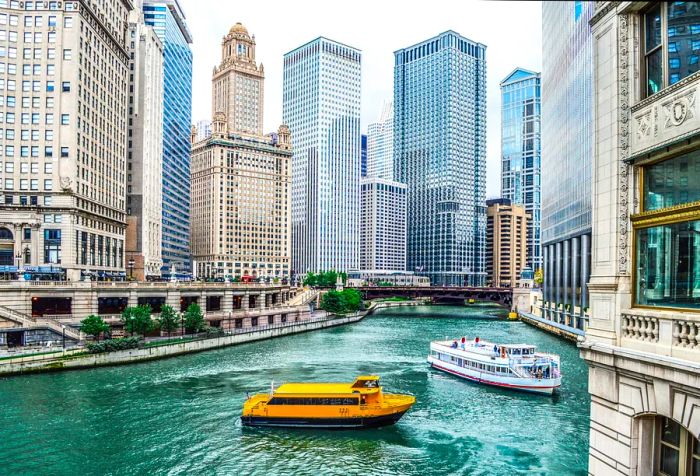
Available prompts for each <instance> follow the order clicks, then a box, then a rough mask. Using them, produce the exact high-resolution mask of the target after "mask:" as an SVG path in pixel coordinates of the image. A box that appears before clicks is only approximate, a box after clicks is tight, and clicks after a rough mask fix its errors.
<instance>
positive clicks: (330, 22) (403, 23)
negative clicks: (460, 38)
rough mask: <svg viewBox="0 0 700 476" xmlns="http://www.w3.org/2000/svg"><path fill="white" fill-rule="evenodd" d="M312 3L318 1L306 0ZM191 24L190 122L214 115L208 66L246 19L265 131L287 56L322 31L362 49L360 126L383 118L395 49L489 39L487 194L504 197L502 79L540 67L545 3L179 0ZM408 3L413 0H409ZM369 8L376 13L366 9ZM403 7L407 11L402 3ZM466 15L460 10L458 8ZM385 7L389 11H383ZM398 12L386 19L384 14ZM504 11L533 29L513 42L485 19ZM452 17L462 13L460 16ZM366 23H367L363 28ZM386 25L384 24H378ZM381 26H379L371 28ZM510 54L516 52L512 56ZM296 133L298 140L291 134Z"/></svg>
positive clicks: (504, 20) (513, 24)
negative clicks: (418, 5)
mask: <svg viewBox="0 0 700 476" xmlns="http://www.w3.org/2000/svg"><path fill="white" fill-rule="evenodd" d="M307 3H309V5H315V4H316V3H318V2H307ZM180 4H181V5H182V8H183V9H184V10H185V14H186V15H187V23H188V26H189V28H190V30H191V31H192V35H193V38H194V43H193V44H192V50H193V53H194V66H193V111H192V122H193V123H197V122H198V121H200V120H207V119H209V120H210V119H211V117H212V114H213V112H212V111H210V108H211V70H212V68H213V67H214V66H215V65H217V64H218V62H219V55H220V45H221V38H220V34H219V32H220V31H228V29H229V28H230V27H231V25H233V24H234V23H236V22H241V23H243V24H244V25H246V27H247V28H248V29H249V30H250V31H254V32H256V41H257V45H256V46H257V56H258V58H260V61H261V62H262V63H263V64H264V67H265V77H266V81H265V82H266V88H265V96H266V98H265V99H266V101H265V105H264V107H265V114H264V123H265V124H267V125H268V126H267V129H265V131H264V132H265V133H267V132H271V131H272V130H274V129H275V128H276V126H277V125H278V124H280V123H281V122H282V107H281V104H282V66H283V55H284V54H285V53H287V52H289V51H291V50H292V49H293V48H295V47H297V46H298V45H301V44H305V43H307V42H309V41H311V40H313V39H314V38H317V37H318V36H324V35H325V36H329V37H330V38H332V39H336V40H338V41H341V42H343V43H345V44H350V45H352V46H354V47H356V48H358V49H359V50H361V51H362V55H363V60H362V61H363V65H362V69H363V70H362V103H361V130H362V133H365V132H366V131H367V126H368V125H369V124H370V123H371V122H374V121H375V120H376V118H377V117H379V114H380V112H381V107H382V104H383V102H384V101H388V100H391V99H392V97H393V92H392V91H393V66H394V58H393V53H394V51H396V50H398V49H400V48H402V47H403V46H405V45H412V44H416V43H418V42H420V41H422V40H423V39H425V38H430V37H433V36H436V35H438V34H440V33H442V32H444V31H447V30H454V31H458V32H459V33H460V34H462V35H464V36H466V37H467V38H470V39H472V40H474V41H477V42H479V43H482V44H485V45H486V46H487V51H488V54H489V58H491V60H490V61H489V68H488V69H487V71H486V74H487V88H486V89H487V115H488V120H487V122H488V125H487V191H486V196H487V198H493V197H499V196H500V167H501V165H500V155H501V150H500V90H499V86H498V85H499V82H500V81H501V80H502V79H503V78H504V77H506V75H507V74H508V73H510V72H511V71H512V70H513V68H515V67H516V66H520V67H523V68H526V69H531V70H533V71H540V70H541V67H542V66H541V55H542V50H541V42H540V38H541V28H540V25H541V5H540V2H508V3H507V4H506V2H467V3H465V4H462V5H459V6H456V5H455V6H453V5H450V11H451V12H452V13H453V14H450V15H445V14H444V9H439V8H435V9H431V10H432V11H426V12H422V13H421V15H413V14H411V12H412V11H415V10H413V9H411V8H406V9H405V12H403V11H399V10H396V9H395V8H393V7H392V5H390V4H386V5H374V4H372V5H370V4H367V9H363V8H356V9H354V10H353V11H348V12H347V15H343V16H338V17H332V16H330V15H320V14H314V12H320V11H323V9H319V8H314V7H309V8H299V9H298V11H303V12H304V15H301V14H300V15H286V14H285V15H284V16H280V18H279V20H277V19H275V18H274V17H273V16H271V15H270V14H269V11H268V10H265V9H261V8H259V6H255V5H253V4H245V3H244V4H237V5H236V6H235V8H234V7H233V6H230V7H229V6H220V5H218V4H217V5H216V8H217V9H219V10H220V12H221V13H220V14H218V15H216V16H215V17H213V18H211V17H207V16H202V15H195V14H194V13H195V12H197V11H198V10H204V9H206V8H207V7H208V6H211V7H214V3H213V2H212V1H211V0H203V1H197V2H195V1H194V0H181V2H180ZM408 6H409V7H410V4H409V5H408ZM368 9H369V10H371V11H372V12H373V13H372V15H364V14H363V12H366V11H368ZM402 10H404V9H403V8H402ZM460 11H462V12H464V13H469V15H466V14H465V15H461V16H460V15H459V12H460ZM383 12H384V13H386V14H383ZM387 17H392V18H394V19H395V21H394V22H392V23H387V22H386V18H387ZM496 17H499V22H500V24H501V25H502V26H503V28H505V29H506V30H507V29H513V28H520V29H522V27H523V25H527V26H528V28H529V30H528V31H527V33H526V34H523V35H520V37H519V39H518V41H517V42H513V41H512V40H511V38H510V37H509V36H508V35H503V33H502V31H503V30H502V29H501V28H498V29H494V28H492V27H491V26H490V24H491V22H485V21H482V20H483V18H496ZM455 18H460V19H459V20H458V21H456V20H455ZM360 22H361V24H362V28H358V26H359V25H360ZM380 27H381V28H380ZM373 32H376V33H373ZM513 58H518V60H517V61H515V60H514V59H513ZM292 140H294V139H293V138H292Z"/></svg>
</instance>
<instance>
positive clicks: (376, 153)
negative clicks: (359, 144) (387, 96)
mask: <svg viewBox="0 0 700 476" xmlns="http://www.w3.org/2000/svg"><path fill="white" fill-rule="evenodd" d="M367 176H368V177H376V178H380V179H384V180H394V102H393V101H387V102H385V103H384V105H383V107H382V112H381V114H380V115H379V119H378V120H377V122H374V123H372V124H370V125H369V126H368V127H367Z"/></svg>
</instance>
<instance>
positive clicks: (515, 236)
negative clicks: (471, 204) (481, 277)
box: [486, 198, 529, 288]
mask: <svg viewBox="0 0 700 476" xmlns="http://www.w3.org/2000/svg"><path fill="white" fill-rule="evenodd" d="M528 218H529V215H528V213H527V211H526V210H525V206H524V205H514V204H513V203H512V202H511V200H510V199H507V198H499V199H495V200H486V275H487V278H486V279H487V283H490V285H491V286H495V287H508V288H517V287H518V286H519V285H520V274H521V272H522V271H523V269H524V268H525V267H526V266H527V251H528V241H527V238H528V221H529V220H528Z"/></svg>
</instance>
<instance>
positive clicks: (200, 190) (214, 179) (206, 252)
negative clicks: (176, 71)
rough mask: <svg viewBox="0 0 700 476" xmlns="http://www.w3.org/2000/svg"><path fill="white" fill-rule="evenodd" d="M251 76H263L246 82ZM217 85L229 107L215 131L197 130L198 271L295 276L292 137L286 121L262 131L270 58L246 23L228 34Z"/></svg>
mask: <svg viewBox="0 0 700 476" xmlns="http://www.w3.org/2000/svg"><path fill="white" fill-rule="evenodd" d="M258 73H259V74H258ZM251 75H252V76H251ZM249 76H250V77H254V78H257V79H256V80H255V81H253V80H251V81H253V82H254V83H255V84H252V83H250V84H248V83H246V84H247V85H246V86H241V81H244V82H245V81H247V79H245V78H248V77H249ZM249 79H250V78H249ZM257 80H259V82H256V81H257ZM212 85H213V96H214V97H213V99H212V101H213V106H214V107H218V108H221V109H218V110H217V109H215V114H214V120H213V122H212V125H211V135H210V136H209V137H206V138H205V139H204V140H201V141H198V140H197V137H198V131H197V129H196V128H193V130H192V142H193V144H192V165H191V168H192V179H191V182H192V256H193V261H194V264H193V266H194V272H195V275H196V276H197V277H201V278H222V279H227V280H228V279H234V278H242V279H248V278H253V279H260V278H263V279H266V280H271V281H274V280H278V281H279V280H288V279H289V277H290V259H291V258H290V248H289V242H290V226H291V225H290V223H291V203H290V194H291V188H290V180H291V157H292V145H291V138H290V133H289V128H288V127H287V126H284V125H283V126H280V127H279V129H278V131H277V132H276V133H272V134H268V135H267V136H263V135H261V134H262V133H261V131H262V128H263V124H262V108H263V95H262V92H263V75H262V66H261V67H260V68H259V69H258V68H257V67H256V66H255V41H254V40H253V39H251V38H250V37H249V36H248V31H247V30H246V29H245V27H244V26H243V25H241V24H240V23H237V24H236V25H234V27H233V28H232V29H231V31H230V32H229V34H228V35H227V36H226V37H225V38H224V42H223V49H222V61H221V66H220V67H218V68H215V70H214V75H213V78H212ZM231 88H233V89H234V90H231ZM230 114H232V115H233V117H231V116H230Z"/></svg>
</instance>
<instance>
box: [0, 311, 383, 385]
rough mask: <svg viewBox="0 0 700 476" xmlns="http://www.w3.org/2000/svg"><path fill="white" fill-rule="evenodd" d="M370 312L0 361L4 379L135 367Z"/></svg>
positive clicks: (315, 327)
mask: <svg viewBox="0 0 700 476" xmlns="http://www.w3.org/2000/svg"><path fill="white" fill-rule="evenodd" d="M369 312H371V309H370V311H368V312H365V313H360V314H358V315H357V316H350V317H338V318H333V319H323V320H310V321H302V322H295V323H292V324H289V325H286V326H274V327H269V328H264V329H250V330H249V331H248V330H246V332H240V333H236V334H233V335H228V336H223V337H216V338H212V339H202V340H195V341H189V342H182V343H174V344H168V345H161V346H158V347H144V348H142V349H130V350H121V351H116V352H106V353H101V354H84V353H80V352H76V351H69V352H66V355H63V354H62V353H58V354H50V355H48V356H41V355H34V356H27V357H17V358H15V359H6V360H2V361H0V376H6V375H17V374H25V373H33V372H47V371H57V370H74V369H86V368H92V367H102V366H109V365H122V364H131V363H136V362H144V361H148V360H156V359H163V358H167V357H174V356H177V355H183V354H189V353H194V352H201V351H204V350H211V349H217V348H221V347H227V346H230V345H236V344H243V343H246V342H254V341H259V340H265V339H272V338H275V337H281V336H285V335H291V334H299V333H302V332H309V331H314V330H319V329H325V328H329V327H335V326H342V325H345V324H351V323H354V322H358V321H360V320H362V318H364V317H365V316H366V315H367V314H368V313H369Z"/></svg>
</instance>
